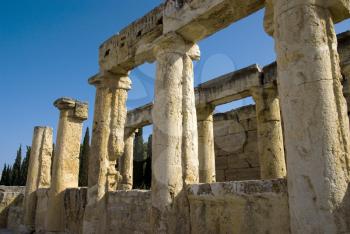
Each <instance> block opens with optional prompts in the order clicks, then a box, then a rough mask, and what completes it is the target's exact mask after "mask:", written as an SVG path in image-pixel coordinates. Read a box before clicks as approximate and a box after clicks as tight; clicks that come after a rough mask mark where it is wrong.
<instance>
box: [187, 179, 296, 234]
mask: <svg viewBox="0 0 350 234" xmlns="http://www.w3.org/2000/svg"><path fill="white" fill-rule="evenodd" d="M188 192H189V200H190V205H191V227H192V233H242V234H243V233H261V234H264V233H271V234H280V233H290V232H289V214H288V197H287V185H286V181H284V180H268V181H244V182H226V183H213V184H199V185H192V186H189V188H188Z"/></svg>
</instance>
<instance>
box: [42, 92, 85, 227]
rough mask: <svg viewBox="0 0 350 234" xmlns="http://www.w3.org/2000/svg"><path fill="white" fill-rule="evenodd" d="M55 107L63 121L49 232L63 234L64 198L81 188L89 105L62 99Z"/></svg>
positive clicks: (50, 194) (59, 136)
mask: <svg viewBox="0 0 350 234" xmlns="http://www.w3.org/2000/svg"><path fill="white" fill-rule="evenodd" d="M54 105H55V107H56V108H58V109H59V110H60V119H59V123H58V132H57V138H56V147H55V155H54V159H53V167H52V184H51V188H50V191H49V202H48V214H47V223H46V225H47V226H46V231H47V232H63V231H64V229H65V224H64V208H63V207H64V204H63V196H64V191H65V189H67V188H76V187H78V178H79V153H80V143H81V137H82V128H83V121H85V120H86V119H87V118H88V105H87V103H83V102H79V101H76V100H73V99H70V98H60V99H58V100H56V101H55V102H54Z"/></svg>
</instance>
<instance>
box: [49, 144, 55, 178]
mask: <svg viewBox="0 0 350 234" xmlns="http://www.w3.org/2000/svg"><path fill="white" fill-rule="evenodd" d="M54 158H55V144H52V155H51V167H50V174H51V177H52V168H53V161H54Z"/></svg>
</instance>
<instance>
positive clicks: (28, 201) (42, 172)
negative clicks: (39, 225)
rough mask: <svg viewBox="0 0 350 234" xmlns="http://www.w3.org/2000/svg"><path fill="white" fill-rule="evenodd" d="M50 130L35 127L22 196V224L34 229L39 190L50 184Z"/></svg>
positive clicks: (48, 128)
mask: <svg viewBox="0 0 350 234" xmlns="http://www.w3.org/2000/svg"><path fill="white" fill-rule="evenodd" d="M51 157H52V128H50V127H35V128H34V135H33V141H32V148H31V152H30V158H29V166H28V174H27V182H26V190H25V196H24V218H23V223H24V225H25V226H26V227H27V228H28V229H29V230H32V231H34V228H35V211H36V203H37V196H36V191H37V190H38V189H39V188H49V187H50V183H51Z"/></svg>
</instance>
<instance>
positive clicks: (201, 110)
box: [196, 105, 215, 121]
mask: <svg viewBox="0 0 350 234" xmlns="http://www.w3.org/2000/svg"><path fill="white" fill-rule="evenodd" d="M196 109H197V120H198V121H208V120H210V121H212V120H213V116H212V115H213V112H214V110H215V106H213V105H206V106H202V107H197V108H196Z"/></svg>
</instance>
